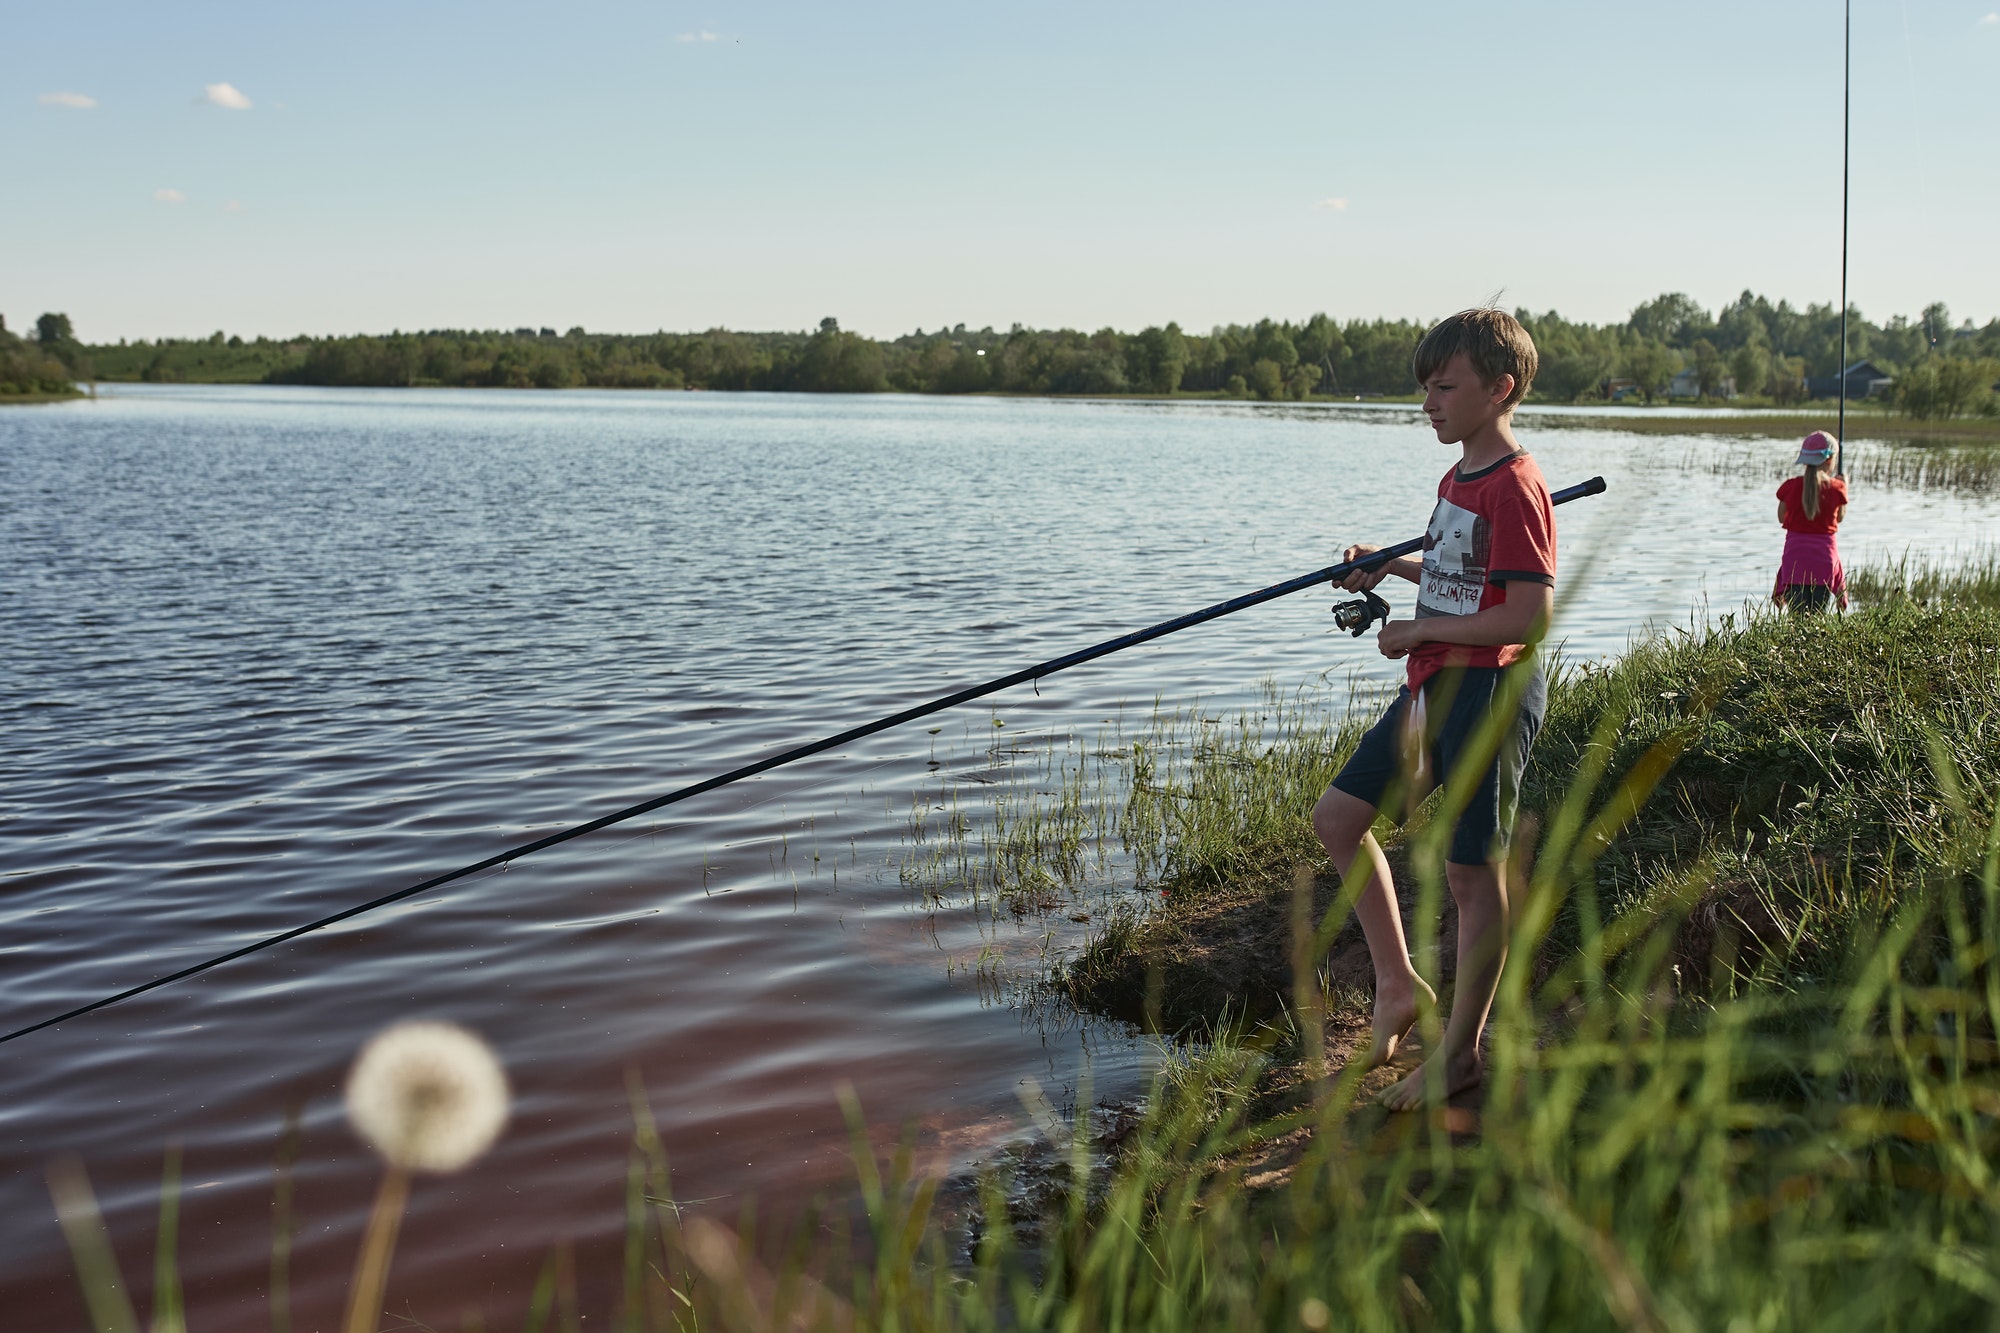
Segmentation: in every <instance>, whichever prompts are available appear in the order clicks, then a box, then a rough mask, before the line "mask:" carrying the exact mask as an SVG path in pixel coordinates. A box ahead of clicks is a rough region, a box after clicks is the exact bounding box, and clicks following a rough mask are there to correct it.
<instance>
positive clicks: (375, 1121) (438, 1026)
mask: <svg viewBox="0 0 2000 1333" xmlns="http://www.w3.org/2000/svg"><path fill="white" fill-rule="evenodd" d="M347 1120H348V1123H349V1124H351V1125H353V1126H354V1132H355V1133H357V1134H359V1135H360V1136H361V1137H362V1138H363V1139H364V1140H366V1141H367V1142H368V1144H369V1145H370V1146H371V1147H373V1148H374V1149H375V1150H376V1151H377V1152H379V1153H381V1154H382V1156H383V1157H384V1158H386V1159H387V1160H388V1162H389V1164H390V1165H392V1166H399V1167H402V1168H404V1169H405V1170H410V1171H438V1172H444V1171H456V1170H458V1169H459V1168H460V1167H463V1166H465V1165H467V1164H468V1163H470V1162H471V1161H472V1160H473V1159H474V1158H476V1157H478V1156H479V1155H480V1154H481V1153H483V1152H485V1151H486V1150H487V1149H488V1148H490V1147H492V1146H493V1140H494V1139H495V1138H497V1137H498V1136H499V1134H500V1127H501V1126H502V1125H504V1124H505V1123H506V1122H507V1075H506V1072H505V1071H504V1070H502V1069H501V1068H500V1061H499V1060H498V1059H497V1058H495V1056H494V1054H493V1051H492V1048H491V1047H489V1046H487V1044H486V1043H485V1042H484V1041H481V1040H480V1039H479V1038H478V1037H477V1036H475V1035H474V1034H472V1033H471V1032H468V1031H466V1030H465V1029H464V1028H462V1027H459V1026H458V1025H457V1024H456V1023H438V1022H412V1023H397V1024H395V1025H394V1026H393V1027H389V1028H385V1029H383V1030H382V1031H381V1032H379V1033H377V1034H376V1036H375V1038H374V1039H373V1040H372V1041H370V1042H369V1043H368V1044H367V1045H366V1046H364V1047H362V1048H361V1054H360V1055H358V1056H356V1057H355V1060H354V1068H353V1069H352V1070H351V1071H349V1073H348V1075H347Z"/></svg>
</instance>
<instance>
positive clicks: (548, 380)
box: [44, 291, 2000, 415]
mask: <svg viewBox="0 0 2000 1333" xmlns="http://www.w3.org/2000/svg"><path fill="white" fill-rule="evenodd" d="M1517 313H1518V314H1519V316H1520V318H1521V320H1522V321H1523V323H1525V324H1526V325H1527V326H1528V328H1529V330H1530V331H1531V332H1532V333H1533V334H1534V337H1535V341H1536V344H1537V346H1538V347H1539V348H1540V350H1541V356H1542V370H1541V375H1540V378H1539V379H1538V380H1537V381H1536V384H1535V393H1534V397H1535V398H1536V399H1537V400H1540V401H1544V402H1559V403H1572V402H1591V401H1600V400H1604V399H1606V398H1609V397H1625V396H1631V397H1634V398H1638V399H1643V400H1645V401H1649V402H1650V401H1653V400H1655V399H1658V398H1659V397H1661V396H1662V395H1663V394H1664V393H1665V392H1666V390H1667V386H1668V384H1669V382H1670V381H1672V380H1674V379H1675V377H1676V376H1680V375H1682V374H1683V372H1686V371H1692V372H1693V379H1692V381H1691V382H1692V383H1693V384H1694V385H1695V386H1696V392H1698V394H1699V395H1700V396H1702V397H1717V396H1722V395H1724V394H1725V393H1727V392H1728V391H1729V390H1730V389H1731V388H1732V387H1733V389H1734V391H1735V392H1736V393H1737V394H1739V395H1742V396H1746V397H1749V398H1751V399H1753V400H1762V401H1767V402H1771V403H1776V404H1788V403H1797V402H1801V401H1803V400H1804V399H1805V398H1806V397H1807V396H1808V381H1809V380H1811V379H1813V378H1819V377H1832V376H1836V375H1837V374H1838V373H1839V371H1840V369H1841V365H1840V312H1839V311H1838V310H1837V309H1835V308H1834V307H1833V306H1832V305H1830V304H1829V305H1814V306H1808V307H1806V308H1805V309H1803V310H1800V309H1796V308H1794V307H1793V306H1792V305H1790V304H1789V303H1787V302H1783V301H1780V302H1777V303H1776V304H1773V303H1772V302H1771V301H1769V300H1768V299H1766V298H1764V297H1761V296H1757V295H1755V294H1754V293H1751V292H1747V291H1746V292H1744V293H1743V294H1742V295H1741V296H1740V297H1738V298H1737V299H1736V300H1735V301H1733V302H1731V303H1730V304H1728V305H1726V306H1724V307H1723V308H1722V309H1721V310H1720V311H1718V312H1716V313H1714V314H1711V313H1710V312H1708V311H1707V310H1704V309H1703V308H1702V307H1701V306H1700V305H1698V304H1697V303H1696V302H1695V301H1694V300H1693V299H1692V298H1690V297H1688V296H1685V295H1682V294H1679V293H1669V294H1667V295H1663V296H1660V297H1658V298H1656V299H1654V300H1651V301H1648V302H1646V303H1645V304H1643V305H1641V306H1639V307H1638V308H1637V309H1635V310H1633V311H1632V313H1631V315H1630V316H1629V317H1628V318H1627V319H1626V320H1624V321H1623V322H1622V323H1617V324H1601V325H1597V324H1579V323H1574V322H1572V321H1570V320H1566V319H1564V318H1563V317H1562V316H1561V315H1559V314H1557V313H1555V312H1554V311H1549V312H1547V313H1545V314H1539V315H1538V314H1535V313H1534V312H1532V311H1527V310H1523V311H1519V312H1517ZM44 319H45V320H47V319H54V320H59V321H61V324H62V327H63V330H64V332H63V341H62V342H61V343H60V344H58V345H62V346H73V347H75V348H76V352H77V356H78V357H79V358H82V357H84V354H85V353H87V354H88V357H87V359H88V360H90V361H92V362H94V366H95V373H96V374H97V375H98V376H100V377H101V378H104V379H123V380H156V381H174V380H188V381H207V382H237V383H252V382H264V383H271V384H315V385H375V386H406V385H464V386H489V387H501V388H543V389H561V388H570V387H578V386H591V387H598V388H631V389H678V388H686V389H716V390H750V389H756V390H765V391H772V392H813V393H880V392H892V391H894V392H906V393H1013V394H1085V395H1109V394H1153V395H1169V394H1202V395H1209V396H1217V397H1238V398H1252V397H1254V398H1260V399H1266V400H1276V399H1295V400H1296V399H1305V398H1326V397H1374V396H1386V397H1395V396H1401V395H1407V394H1413V393H1415V392H1416V391H1417V384H1416V381H1415V380H1414V379H1413V378H1412V376H1411V370H1410V361H1411V356H1412V354H1413V352H1414V351H1415V349H1416V345H1417V341H1418V339H1419V338H1421V337H1422V336H1423V331H1424V328H1425V326H1424V325H1423V324H1420V323H1416V322H1413V321H1409V320H1380V319H1377V320H1358V319H1356V320H1347V321H1345V322H1341V321H1337V320H1334V319H1332V318H1330V317H1328V316H1326V315H1324V314H1318V315H1314V316H1312V317H1311V318H1309V319H1306V320H1303V321H1299V322H1296V323H1294V322H1288V321H1283V320H1272V319H1265V320H1259V321H1258V322H1257V323H1255V324H1230V325H1222V326H1217V327H1215V328H1212V329H1210V330H1209V331H1208V332H1206V333H1190V332H1188V331H1186V330H1184V329H1182V328H1181V327H1180V325H1178V324H1173V323H1169V324H1166V325H1164V326H1154V327H1151V328H1146V329H1141V330H1140V331H1139V332H1137V333H1122V332H1119V331H1118V330H1116V329H1109V328H1106V329H1100V330H1098V331H1097V332H1095V333H1084V332H1081V331H1078V330H1075V329H1054V330H1048V329H1029V328H1024V327H1022V326H1020V325H1015V326H1014V327H1013V328H1011V329H1009V330H1007V331H1006V332H1004V333H1003V332H998V331H996V330H994V329H992V328H983V329H977V330H969V329H967V328H966V327H965V326H964V325H962V324H961V325H958V326H956V327H954V328H950V329H938V330H936V331H935V332H930V333H926V332H924V331H923V330H922V329H918V330H917V331H916V332H914V333H909V334H905V335H903V336H902V337H899V338H895V339H893V340H889V341H878V340H876V339H873V338H868V337H865V336H863V335H861V334H858V333H854V332H851V331H849V330H845V329H842V328H841V327H840V325H839V323H838V322H837V321H836V320H833V319H826V320H822V321H821V322H820V325H819V327H818V328H817V329H815V330H810V331H801V332H795V333H794V332H783V333H738V332H733V331H731V330H727V329H710V330H708V331H707V332H705V333H652V334H603V333H587V332H585V331H584V330H583V329H581V328H573V329H570V330H569V331H568V332H567V333H561V334H558V333H557V332H556V331H555V330H554V329H549V328H543V329H534V328H523V329H516V330H513V331H511V332H508V331H503V330H493V331H484V332H479V331H468V330H457V329H442V330H435V331H431V332H424V333H403V332H396V333H390V334H387V335H359V336H352V337H310V336H305V335H301V336H299V337H297V338H293V339H279V340H272V339H265V338H258V339H255V340H252V341H245V340H244V339H242V338H226V337H224V335H222V334H221V333H217V334H215V335H214V336H213V337H210V338H207V339H190V340H164V341H159V342H145V341H140V342H135V343H129V344H127V343H122V342H121V343H120V344H118V345H117V346H115V347H114V346H110V345H108V344H107V345H99V346H94V347H90V348H87V349H86V348H83V347H81V346H79V345H76V344H75V343H74V340H73V339H71V338H69V336H68V333H67V328H68V321H67V319H65V318H64V317H62V316H59V315H58V316H44ZM1848 359H1849V361H1850V362H1853V361H1858V360H1862V359H1868V360H1871V361H1873V362H1874V363H1875V364H1876V365H1877V366H1879V367H1881V368H1882V369H1883V370H1885V371H1886V372H1888V373H1889V374H1891V375H1892V376H1894V377H1895V378H1896V381H1897V386H1898V387H1897V389H1896V392H1897V394H1898V396H1899V401H1900V402H1901V404H1902V406H1903V407H1904V409H1905V410H1907V411H1910V412H1912V413H1913V414H1917V415H1956V414H1962V413H1966V412H1977V411H1988V412H1990V411H1994V410H1996V403H1995V399H1994V395H1993V393H1992V391H1991V389H1990V387H1989V386H1991V385H1992V383H1993V381H1994V379H1995V378H1996V377H2000V320H1995V321H1992V322H1989V323H1988V324H1987V325H1986V326H1985V327H1984V328H1974V327H1973V326H1972V324H1971V322H1970V321H1966V322H1965V323H1964V324H1962V325H1959V326H1958V327H1953V326H1952V324H1951V321H1950V314H1949V312H1948V311H1947V310H1946V309H1945V307H1944V306H1943V305H1942V304H1941V303H1940V304H1936V305H1932V306H1930V307H1928V308H1926V309H1925V310H1924V311H1923V313H1922V314H1921V315H1919V316H1918V317H1916V318H1914V319H1911V318H1907V317H1903V316H1897V317H1895V318H1893V319H1890V320H1889V321H1888V322H1887V323H1885V324H1875V323H1871V322H1870V321H1868V320H1867V319H1865V318H1863V317H1862V315H1861V313H1860V312H1859V311H1858V310H1850V312H1849V343H1848ZM65 364H69V363H65ZM1683 382H1684V383H1686V382H1690V381H1686V380H1684V381H1683Z"/></svg>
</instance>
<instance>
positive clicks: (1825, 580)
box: [1771, 532, 1847, 607]
mask: <svg viewBox="0 0 2000 1333" xmlns="http://www.w3.org/2000/svg"><path fill="white" fill-rule="evenodd" d="M1798 587H1806V588H1831V589H1832V590H1833V595H1834V596H1835V597H1836V598H1838V599H1839V601H1840V604H1841V606H1842V607H1845V606H1846V605H1847V571H1846V569H1844V568H1843V567H1842V566H1841V563H1840V545H1839V543H1837V542H1835V541H1834V539H1833V534H1832V533H1830V532H1788V533H1786V534H1785V555H1784V558H1783V559H1782V560H1780V561H1779V562H1778V581H1777V583H1776V584H1774V585H1773V586H1772V588H1771V596H1772V597H1773V598H1776V599H1780V600H1782V599H1783V597H1784V595H1785V589H1787V588H1798Z"/></svg>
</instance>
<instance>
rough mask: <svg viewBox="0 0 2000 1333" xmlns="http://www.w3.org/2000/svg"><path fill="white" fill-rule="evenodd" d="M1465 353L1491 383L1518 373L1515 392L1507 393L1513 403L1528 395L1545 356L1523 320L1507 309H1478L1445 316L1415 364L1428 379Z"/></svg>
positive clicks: (1419, 378)
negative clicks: (1539, 355) (1539, 351)
mask: <svg viewBox="0 0 2000 1333" xmlns="http://www.w3.org/2000/svg"><path fill="white" fill-rule="evenodd" d="M1460 352H1463V353H1465V357H1466V360H1468V361H1470V362H1471V363H1472V369H1473V372H1474V373H1475V374H1477V375H1478V376H1479V382H1480V383H1481V384H1491V383H1493V381H1495V380H1497V379H1499V378H1500V377H1501V376H1502V375H1512V376H1513V377H1514V391H1513V392H1512V393H1510V394H1508V395H1507V404H1506V405H1507V406H1508V407H1512V406H1514V404H1516V403H1518V402H1520V401H1521V400H1522V399H1523V398H1525V397H1527V396H1528V388H1529V386H1530V385H1532V384H1534V382H1535V371H1536V370H1537V369H1539V367H1540V364H1541V360H1540V358H1539V357H1537V356H1536V355H1535V340H1534V339H1533V338H1530V337H1529V336H1528V331H1527V330H1526V329H1524V328H1522V327H1521V321H1520V320H1518V319H1515V318H1514V317H1513V316H1512V315H1510V314H1508V313H1507V312H1506V311H1504V310H1491V309H1485V308H1478V309H1473V310H1461V311H1459V312H1458V313H1457V314H1456V315H1453V316H1451V317H1450V318H1449V319H1441V320H1439V321H1438V322H1437V325H1436V326H1435V327H1434V328H1432V329H1431V331H1430V332H1429V333H1426V334H1425V335H1424V340H1423V341H1422V342H1420V343H1418V344H1417V355H1416V359H1415V363H1414V369H1415V370H1416V372H1417V383H1419V384H1422V383H1424V382H1425V381H1427V380H1429V379H1430V377H1431V376H1433V375H1435V374H1437V373H1438V371H1439V370H1441V369H1442V368H1443V367H1444V363H1445V362H1447V361H1449V360H1451V359H1452V358H1453V357H1455V356H1457V355H1458V354H1459V353H1460Z"/></svg>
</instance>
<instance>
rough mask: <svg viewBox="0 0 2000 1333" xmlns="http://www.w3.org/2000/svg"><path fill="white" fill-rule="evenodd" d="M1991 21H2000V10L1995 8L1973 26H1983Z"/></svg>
mask: <svg viewBox="0 0 2000 1333" xmlns="http://www.w3.org/2000/svg"><path fill="white" fill-rule="evenodd" d="M1989 23H2000V10H1995V11H1994V12H1993V13H1991V14H1988V15H1986V16H1985V17H1984V18H1982V19H1980V20H1979V21H1978V22H1976V23H1974V24H1973V25H1972V26H1973V27H1975V28H1983V27H1985V26H1986V25H1987V24H1989Z"/></svg>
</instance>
